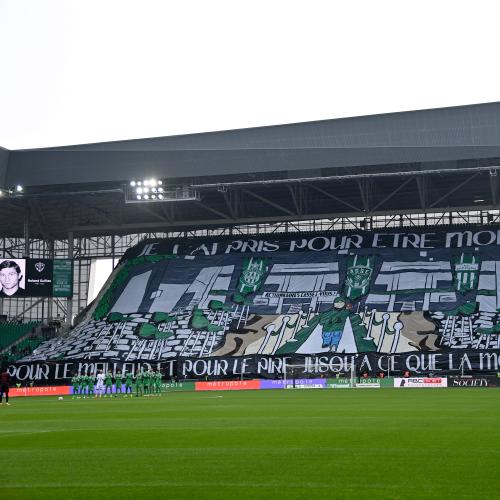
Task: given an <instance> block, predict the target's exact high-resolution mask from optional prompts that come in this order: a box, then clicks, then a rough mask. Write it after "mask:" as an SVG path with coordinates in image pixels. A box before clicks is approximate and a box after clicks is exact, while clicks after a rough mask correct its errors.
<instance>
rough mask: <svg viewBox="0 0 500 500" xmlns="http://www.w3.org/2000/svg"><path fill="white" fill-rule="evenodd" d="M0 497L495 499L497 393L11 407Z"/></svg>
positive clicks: (284, 394)
mask: <svg viewBox="0 0 500 500" xmlns="http://www.w3.org/2000/svg"><path fill="white" fill-rule="evenodd" d="M0 421H1V423H2V425H1V426H0V442H1V449H2V452H1V453H0V497H1V498H16V499H21V498H22V499H33V498H37V499H44V498H46V499H59V498H61V499H89V498H106V499H112V498H119V499H128V498H131V499H132V498H133V499H138V498H151V499H156V498H175V499H190V500H192V499H193V498H202V499H212V498H213V499H234V498H238V499H246V498H249V499H254V498H262V499H263V498H274V499H298V498H301V499H302V498H314V499H331V498H342V499H345V498H348V499H351V498H352V499H358V498H370V499H383V500H390V499H407V498H408V499H413V500H414V499H421V498H422V499H424V498H425V499H439V500H443V499H453V500H457V499H496V498H498V491H499V488H500V474H498V464H499V462H500V426H499V425H498V423H499V422H500V391H497V390H494V389H480V388H471V389H461V390H456V389H440V390H434V391H433V390H428V389H413V390H411V391H397V390H378V391H369V390H366V389H365V390H354V389H353V390H343V391H335V390H332V391H316V390H309V391H301V390H288V391H237V392H224V393H222V392H211V393H206V392H191V393H188V392H183V393H169V394H165V395H164V397H162V398H132V399H122V398H117V399H114V398H113V399H91V400H85V401H84V400H83V399H80V400H72V399H71V398H68V397H65V398H64V399H63V400H62V401H60V400H58V399H57V397H40V398H14V399H13V401H12V405H11V406H5V405H3V406H0Z"/></svg>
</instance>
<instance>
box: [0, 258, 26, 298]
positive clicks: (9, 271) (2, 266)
mask: <svg viewBox="0 0 500 500" xmlns="http://www.w3.org/2000/svg"><path fill="white" fill-rule="evenodd" d="M25 282H26V261H25V260H24V259H0V287H1V290H0V296H1V297H19V296H24V295H25Z"/></svg>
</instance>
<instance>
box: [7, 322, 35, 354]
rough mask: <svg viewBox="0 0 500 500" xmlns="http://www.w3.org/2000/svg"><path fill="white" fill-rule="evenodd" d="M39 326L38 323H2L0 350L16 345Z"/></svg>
mask: <svg viewBox="0 0 500 500" xmlns="http://www.w3.org/2000/svg"><path fill="white" fill-rule="evenodd" d="M39 324H40V323H39V322H38V321H28V323H18V322H8V323H0V350H1V349H5V348H6V347H8V346H9V345H11V344H14V343H15V342H16V341H17V340H18V339H20V338H21V337H23V336H24V335H26V334H27V333H29V332H30V331H32V330H33V328H35V327H36V326H38V325H39Z"/></svg>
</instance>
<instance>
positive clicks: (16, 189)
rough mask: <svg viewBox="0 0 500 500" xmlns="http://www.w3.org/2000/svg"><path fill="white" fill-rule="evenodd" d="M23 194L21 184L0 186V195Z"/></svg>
mask: <svg viewBox="0 0 500 500" xmlns="http://www.w3.org/2000/svg"><path fill="white" fill-rule="evenodd" d="M23 194H24V188H23V186H21V184H17V185H16V186H13V187H8V188H0V196H22V195H23Z"/></svg>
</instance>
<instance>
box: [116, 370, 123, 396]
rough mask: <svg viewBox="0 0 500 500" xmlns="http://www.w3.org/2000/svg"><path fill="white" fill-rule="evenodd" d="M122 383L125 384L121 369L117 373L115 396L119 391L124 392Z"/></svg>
mask: <svg viewBox="0 0 500 500" xmlns="http://www.w3.org/2000/svg"><path fill="white" fill-rule="evenodd" d="M122 384H123V375H122V372H121V371H118V372H117V373H116V375H115V398H116V397H117V395H118V393H120V394H122Z"/></svg>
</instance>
